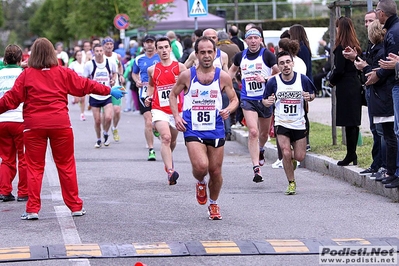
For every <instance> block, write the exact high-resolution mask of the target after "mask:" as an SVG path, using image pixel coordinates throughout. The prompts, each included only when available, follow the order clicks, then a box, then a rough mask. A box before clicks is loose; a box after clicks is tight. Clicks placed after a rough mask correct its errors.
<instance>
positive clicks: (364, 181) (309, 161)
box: [231, 128, 399, 202]
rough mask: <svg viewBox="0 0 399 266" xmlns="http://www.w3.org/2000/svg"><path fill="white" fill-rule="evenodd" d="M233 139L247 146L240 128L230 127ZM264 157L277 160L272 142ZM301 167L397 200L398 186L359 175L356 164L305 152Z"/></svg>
mask: <svg viewBox="0 0 399 266" xmlns="http://www.w3.org/2000/svg"><path fill="white" fill-rule="evenodd" d="M231 131H232V135H233V136H234V139H235V140H236V141H237V142H239V143H240V144H242V145H244V146H246V147H248V132H247V131H245V130H240V129H233V128H232V130H231ZM265 151H266V152H265V157H266V158H267V159H269V160H271V161H275V160H277V148H276V147H274V145H273V144H271V143H269V142H267V143H266V145H265ZM301 167H302V168H307V169H309V170H311V171H315V172H318V173H321V174H325V175H329V176H332V177H335V178H339V179H342V180H344V181H346V182H348V183H350V184H351V185H353V186H357V187H361V188H364V189H366V190H367V191H369V192H371V193H373V194H377V195H380V196H384V197H387V198H390V199H391V200H393V201H394V202H399V189H398V188H394V189H391V188H385V187H384V185H383V184H382V183H381V182H375V181H374V180H371V179H369V178H368V177H367V176H362V175H359V172H360V171H361V170H363V169H361V168H359V167H357V166H338V165H337V161H336V160H334V159H331V158H329V157H327V156H324V155H319V154H315V153H312V152H308V153H306V157H305V160H304V161H303V162H301Z"/></svg>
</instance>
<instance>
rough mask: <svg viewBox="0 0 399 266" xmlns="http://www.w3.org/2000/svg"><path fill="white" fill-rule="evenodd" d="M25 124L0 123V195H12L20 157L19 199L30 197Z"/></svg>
mask: <svg viewBox="0 0 399 266" xmlns="http://www.w3.org/2000/svg"><path fill="white" fill-rule="evenodd" d="M23 130H24V124H23V123H22V122H1V123H0V158H1V159H2V162H1V164H0V194H1V195H5V196H7V195H10V193H11V192H12V182H13V181H14V178H15V176H16V174H17V155H18V177H19V179H18V192H17V193H18V197H26V196H28V184H27V178H26V162H25V155H24V135H23Z"/></svg>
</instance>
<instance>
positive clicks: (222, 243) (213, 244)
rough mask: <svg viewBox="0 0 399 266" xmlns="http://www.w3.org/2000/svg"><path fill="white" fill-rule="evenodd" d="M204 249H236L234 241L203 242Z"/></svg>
mask: <svg viewBox="0 0 399 266" xmlns="http://www.w3.org/2000/svg"><path fill="white" fill-rule="evenodd" d="M201 243H202V245H203V246H204V247H236V246H237V244H236V243H235V242H233V241H201Z"/></svg>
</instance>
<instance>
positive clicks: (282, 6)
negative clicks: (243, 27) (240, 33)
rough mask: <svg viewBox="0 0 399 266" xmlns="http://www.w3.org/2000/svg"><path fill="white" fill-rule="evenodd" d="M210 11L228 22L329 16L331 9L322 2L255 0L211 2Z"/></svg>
mask: <svg viewBox="0 0 399 266" xmlns="http://www.w3.org/2000/svg"><path fill="white" fill-rule="evenodd" d="M208 11H209V13H212V14H217V15H219V16H224V17H225V18H226V20H227V22H228V23H236V22H239V21H245V20H247V21H250V20H255V21H256V20H264V19H278V18H314V17H328V16H329V9H328V7H327V5H326V3H325V2H324V3H322V2H313V1H309V2H301V3H295V2H292V3H287V2H276V1H272V2H254V3H248V2H247V3H237V5H236V4H234V3H218V4H209V5H208Z"/></svg>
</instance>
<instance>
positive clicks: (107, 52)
mask: <svg viewBox="0 0 399 266" xmlns="http://www.w3.org/2000/svg"><path fill="white" fill-rule="evenodd" d="M102 44H103V49H104V56H105V58H107V59H108V60H109V61H113V62H114V63H116V65H117V67H118V68H117V69H118V71H117V75H118V76H117V78H116V79H115V84H114V85H115V86H119V85H122V84H124V83H125V79H124V77H123V65H122V58H121V56H120V55H119V54H117V53H115V52H113V50H114V40H113V39H112V38H111V37H109V36H107V37H105V38H104V40H103V42H102ZM112 106H113V111H114V112H113V116H112V128H111V130H112V135H113V137H114V141H116V142H118V141H119V139H120V138H119V133H118V124H119V121H120V119H121V109H122V100H121V99H119V100H118V99H115V98H114V97H112Z"/></svg>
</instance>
